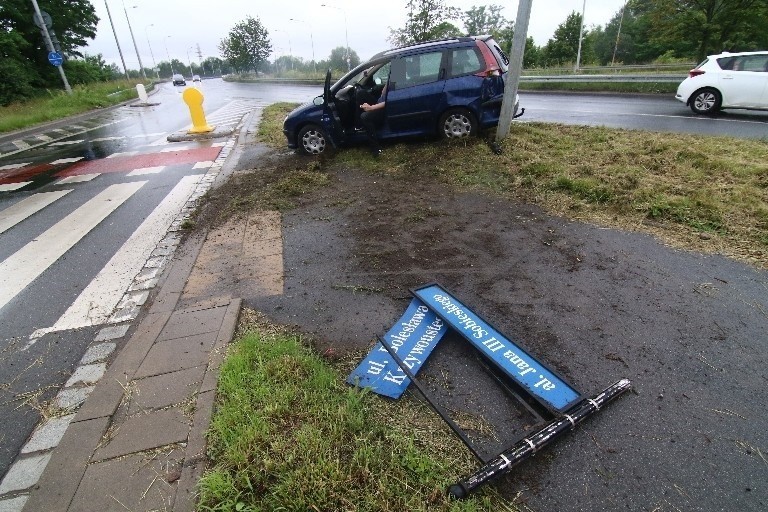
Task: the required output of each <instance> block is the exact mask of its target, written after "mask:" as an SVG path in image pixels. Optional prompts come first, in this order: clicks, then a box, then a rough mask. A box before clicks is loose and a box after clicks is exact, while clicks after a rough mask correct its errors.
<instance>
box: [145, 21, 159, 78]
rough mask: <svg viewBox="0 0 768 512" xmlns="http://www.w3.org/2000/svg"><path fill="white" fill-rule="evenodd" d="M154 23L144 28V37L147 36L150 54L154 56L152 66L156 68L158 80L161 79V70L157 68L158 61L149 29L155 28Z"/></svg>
mask: <svg viewBox="0 0 768 512" xmlns="http://www.w3.org/2000/svg"><path fill="white" fill-rule="evenodd" d="M154 26H155V24H154V23H150V24H149V25H148V26H146V27H144V35H145V36H147V46H149V54H150V55H151V56H152V65H154V66H155V73H157V78H160V69H158V67H157V61H156V60H155V52H153V51H152V43H150V42H149V32H147V31H148V30H149V27H154Z"/></svg>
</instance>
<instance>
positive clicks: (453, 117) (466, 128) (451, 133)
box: [438, 108, 477, 139]
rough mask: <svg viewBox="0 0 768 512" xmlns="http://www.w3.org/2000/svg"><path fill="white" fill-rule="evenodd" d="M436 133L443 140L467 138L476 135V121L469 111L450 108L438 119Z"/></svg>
mask: <svg viewBox="0 0 768 512" xmlns="http://www.w3.org/2000/svg"><path fill="white" fill-rule="evenodd" d="M438 132H439V133H440V137H442V138H443V139H459V138H461V137H469V136H470V135H474V134H475V133H477V121H476V120H475V116H474V115H472V112H470V111H469V110H466V109H463V108H452V109H450V110H448V111H446V112H445V114H443V115H442V117H441V118H440V124H439V125H438Z"/></svg>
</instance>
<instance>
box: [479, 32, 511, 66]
mask: <svg viewBox="0 0 768 512" xmlns="http://www.w3.org/2000/svg"><path fill="white" fill-rule="evenodd" d="M485 44H487V45H488V48H490V49H491V52H492V53H493V56H494V57H496V62H498V63H499V67H500V68H501V71H502V72H504V73H506V72H507V70H508V69H509V57H507V54H506V53H504V50H502V49H501V47H500V46H499V44H498V43H497V42H496V41H495V40H494V39H493V38H490V39H486V41H485Z"/></svg>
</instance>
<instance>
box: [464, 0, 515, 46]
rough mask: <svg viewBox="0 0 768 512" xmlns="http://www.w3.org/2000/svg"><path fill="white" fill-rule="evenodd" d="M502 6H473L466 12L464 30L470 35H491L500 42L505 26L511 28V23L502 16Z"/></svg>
mask: <svg viewBox="0 0 768 512" xmlns="http://www.w3.org/2000/svg"><path fill="white" fill-rule="evenodd" d="M502 9H504V8H503V7H502V6H500V5H496V4H491V5H481V6H478V7H475V6H474V5H473V6H472V8H471V9H469V10H466V11H464V14H463V16H462V19H463V20H464V29H465V30H466V31H467V34H468V35H483V34H491V35H492V36H493V37H494V39H496V40H497V41H498V40H499V36H500V34H501V32H502V30H504V27H505V26H511V24H510V22H509V21H508V20H507V19H506V18H505V17H504V16H503V15H502V14H501V11H502Z"/></svg>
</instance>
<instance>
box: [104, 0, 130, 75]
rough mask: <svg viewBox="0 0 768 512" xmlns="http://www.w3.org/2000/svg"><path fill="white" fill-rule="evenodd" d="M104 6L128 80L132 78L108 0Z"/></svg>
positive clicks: (105, 0)
mask: <svg viewBox="0 0 768 512" xmlns="http://www.w3.org/2000/svg"><path fill="white" fill-rule="evenodd" d="M104 6H105V7H106V8H107V17H108V18H109V24H110V25H112V34H113V35H114V36H115V43H117V53H119V54H120V61H122V63H123V71H125V78H127V79H128V80H130V79H131V77H130V76H129V75H128V67H127V66H126V65H125V59H124V58H123V50H122V49H121V48H120V41H119V40H118V39H117V32H115V24H114V23H113V22H112V13H111V12H109V4H108V3H107V0H104Z"/></svg>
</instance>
